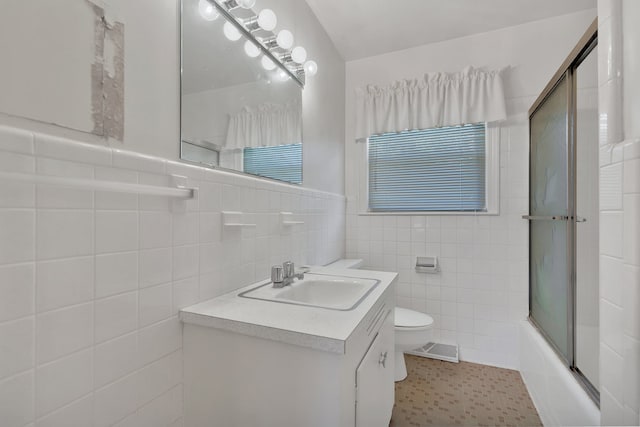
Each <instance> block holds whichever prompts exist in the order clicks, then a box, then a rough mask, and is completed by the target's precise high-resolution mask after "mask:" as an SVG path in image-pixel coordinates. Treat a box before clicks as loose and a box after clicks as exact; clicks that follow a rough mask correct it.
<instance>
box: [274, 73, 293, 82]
mask: <svg viewBox="0 0 640 427" xmlns="http://www.w3.org/2000/svg"><path fill="white" fill-rule="evenodd" d="M277 75H278V80H280V81H281V82H285V81H287V80H289V79H290V78H291V77H289V74H287V73H286V72H285V71H284V70H280V71H278V74H277Z"/></svg>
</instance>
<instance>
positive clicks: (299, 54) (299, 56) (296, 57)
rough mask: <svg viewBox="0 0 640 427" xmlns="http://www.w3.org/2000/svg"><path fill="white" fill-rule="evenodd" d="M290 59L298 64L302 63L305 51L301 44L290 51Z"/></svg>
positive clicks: (304, 58)
mask: <svg viewBox="0 0 640 427" xmlns="http://www.w3.org/2000/svg"><path fill="white" fill-rule="evenodd" d="M291 59H292V60H293V61H294V62H297V63H298V64H302V63H304V61H305V60H306V59H307V51H306V49H305V48H303V47H302V46H296V47H294V48H293V50H292V51H291Z"/></svg>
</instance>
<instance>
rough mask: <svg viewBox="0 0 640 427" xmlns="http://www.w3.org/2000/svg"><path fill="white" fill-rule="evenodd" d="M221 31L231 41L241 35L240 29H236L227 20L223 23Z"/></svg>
mask: <svg viewBox="0 0 640 427" xmlns="http://www.w3.org/2000/svg"><path fill="white" fill-rule="evenodd" d="M222 31H223V32H224V36H225V37H226V38H228V39H229V40H231V41H232V42H234V41H236V40H239V39H240V37H242V34H240V31H238V29H237V28H236V27H235V26H234V25H233V24H232V23H231V22H229V21H227V22H225V23H224V26H223V27H222Z"/></svg>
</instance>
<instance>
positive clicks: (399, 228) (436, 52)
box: [345, 10, 595, 368]
mask: <svg viewBox="0 0 640 427" xmlns="http://www.w3.org/2000/svg"><path fill="white" fill-rule="evenodd" d="M594 18H595V10H589V11H584V12H580V13H576V14H571V15H565V16H560V17H556V18H552V19H547V20H544V21H538V22H533V23H529V24H524V25H519V26H516V27H511V28H506V29H502V30H498V31H493V32H489V33H485V34H479V35H474V36H470V37H464V38H460V39H455V40H450V41H446V42H441V43H435V44H430V45H424V46H420V47H417V48H412V49H407V50H403V51H398V52H393V53H389V54H385V55H380V56H376V57H372V58H365V59H361V60H356V61H351V62H348V63H347V83H346V114H347V122H346V133H345V140H346V141H347V142H346V161H347V169H346V173H347V175H346V194H347V197H348V204H347V206H348V211H347V212H348V215H347V256H349V257H358V258H363V259H365V264H366V265H367V267H370V268H374V269H382V270H391V271H398V272H399V273H400V280H399V284H398V286H397V302H398V304H399V305H400V306H405V307H410V308H414V309H417V310H420V311H424V312H427V313H429V314H431V315H433V317H434V319H435V321H436V328H435V331H434V332H435V339H436V340H438V341H441V342H448V343H458V345H459V346H460V356H461V358H462V359H463V360H470V361H476V362H481V363H488V364H492V365H499V366H506V367H511V368H516V367H518V344H517V341H518V339H517V337H518V321H520V320H522V319H524V318H525V317H526V315H527V307H528V294H527V292H528V277H527V275H528V270H527V269H528V239H527V233H528V229H527V223H526V221H524V220H522V219H521V218H520V216H521V215H522V214H524V213H526V212H527V211H528V172H527V171H528V115H527V111H528V108H529V107H530V106H531V104H532V103H533V101H534V100H535V98H536V97H537V96H538V95H539V93H540V92H541V91H542V89H543V88H544V86H545V85H546V83H547V82H548V81H549V79H550V78H551V77H552V75H553V73H554V72H555V71H556V70H557V68H558V67H559V66H560V64H561V63H562V61H563V60H564V59H565V58H566V56H567V55H568V53H569V52H570V51H571V49H572V48H573V47H574V46H575V44H576V43H577V41H578V40H579V38H580V36H582V34H583V33H584V31H585V30H586V29H587V27H588V26H589V24H591V22H592V21H593V19H594ZM468 65H472V66H474V67H488V68H491V69H499V68H503V67H507V66H509V67H510V68H509V69H508V70H507V71H506V72H505V74H504V79H505V90H506V96H507V108H508V119H507V120H506V121H505V122H504V123H501V124H500V156H501V159H500V165H501V167H500V215H498V216H413V217H409V216H364V215H358V212H357V207H356V198H357V188H358V171H357V165H358V160H359V158H362V157H363V155H364V150H363V146H362V144H358V145H356V144H355V143H354V142H353V141H354V124H355V122H354V119H355V117H354V115H355V108H354V89H355V88H357V87H360V86H363V85H365V84H369V83H371V84H387V83H389V82H391V81H394V80H398V79H402V78H414V77H419V76H421V75H422V74H423V73H425V72H431V71H446V72H456V71H461V70H462V69H464V68H465V67H466V66H468ZM358 156H360V157H358ZM418 255H437V256H439V257H440V259H441V261H442V272H441V273H440V274H439V275H420V274H416V273H415V272H414V271H413V266H414V265H415V257H416V256H418Z"/></svg>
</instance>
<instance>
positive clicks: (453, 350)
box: [405, 342, 459, 363]
mask: <svg viewBox="0 0 640 427" xmlns="http://www.w3.org/2000/svg"><path fill="white" fill-rule="evenodd" d="M405 353H407V354H413V355H414V356H421V357H428V358H430V359H438V360H444V361H446V362H454V363H458V362H459V360H458V346H457V345H452V344H438V343H434V342H430V343H427V344H426V345H424V346H423V347H420V348H417V349H415V350H411V351H405Z"/></svg>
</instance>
